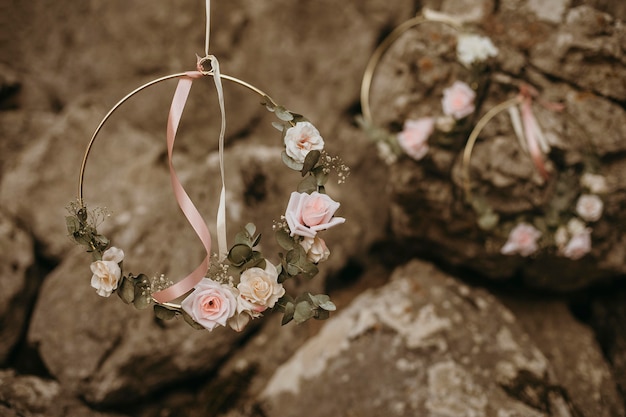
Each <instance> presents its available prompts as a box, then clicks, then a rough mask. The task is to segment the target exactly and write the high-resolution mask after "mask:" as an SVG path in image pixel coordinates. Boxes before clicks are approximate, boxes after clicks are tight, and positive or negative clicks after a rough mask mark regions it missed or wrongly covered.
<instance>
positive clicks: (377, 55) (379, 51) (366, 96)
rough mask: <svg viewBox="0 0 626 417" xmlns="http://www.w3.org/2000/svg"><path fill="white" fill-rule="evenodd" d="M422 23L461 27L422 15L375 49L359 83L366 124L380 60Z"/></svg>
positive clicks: (369, 117)
mask: <svg viewBox="0 0 626 417" xmlns="http://www.w3.org/2000/svg"><path fill="white" fill-rule="evenodd" d="M422 23H440V24H444V25H447V26H450V27H451V28H453V29H455V30H457V31H460V30H461V25H460V24H457V23H456V22H454V21H453V20H451V19H445V18H442V17H436V16H431V17H425V16H423V15H417V16H415V17H414V18H412V19H409V20H407V21H406V22H404V23H402V24H401V25H400V26H398V27H396V28H395V29H394V30H393V31H392V32H391V33H390V34H389V35H387V37H386V38H385V39H384V40H383V41H382V42H381V43H380V44H379V45H378V47H376V49H375V50H374V53H373V54H372V56H371V57H370V59H369V61H368V62H367V65H366V66H365V72H364V73H363V80H362V81H361V113H362V114H363V119H364V120H365V122H366V123H367V124H373V119H372V111H371V108H370V89H371V87H372V80H373V78H374V73H375V72H376V67H377V66H378V64H379V63H380V60H381V59H382V57H383V56H384V55H385V52H387V50H388V48H389V47H390V46H391V45H392V44H393V43H394V42H395V41H396V40H397V39H398V38H399V37H400V36H401V35H402V34H403V33H404V32H406V31H407V30H409V29H411V28H413V27H415V26H419V25H421V24H422Z"/></svg>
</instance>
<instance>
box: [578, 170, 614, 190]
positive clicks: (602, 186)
mask: <svg viewBox="0 0 626 417" xmlns="http://www.w3.org/2000/svg"><path fill="white" fill-rule="evenodd" d="M580 184H581V185H582V186H583V187H587V188H588V189H589V191H591V192H592V193H594V194H603V193H606V192H607V191H608V190H609V189H608V186H607V185H606V178H604V177H603V176H602V175H598V174H592V173H590V172H585V173H584V174H583V175H582V177H580Z"/></svg>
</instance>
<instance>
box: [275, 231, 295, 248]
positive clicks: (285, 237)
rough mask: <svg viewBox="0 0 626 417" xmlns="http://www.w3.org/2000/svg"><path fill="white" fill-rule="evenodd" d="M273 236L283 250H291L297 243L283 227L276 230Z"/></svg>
mask: <svg viewBox="0 0 626 417" xmlns="http://www.w3.org/2000/svg"><path fill="white" fill-rule="evenodd" d="M274 236H275V237H276V242H278V244H279V245H280V247H281V248H283V249H285V250H291V249H293V248H294V247H295V246H296V245H297V243H296V241H295V240H294V238H293V237H292V236H290V235H289V233H288V232H287V231H286V230H285V229H278V230H276V233H275V234H274Z"/></svg>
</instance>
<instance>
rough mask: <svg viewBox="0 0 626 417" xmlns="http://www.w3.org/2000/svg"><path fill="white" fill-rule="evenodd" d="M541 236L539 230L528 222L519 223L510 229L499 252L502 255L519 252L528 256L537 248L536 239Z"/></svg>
mask: <svg viewBox="0 0 626 417" xmlns="http://www.w3.org/2000/svg"><path fill="white" fill-rule="evenodd" d="M540 237H541V232H540V231H539V230H537V229H535V227H534V226H532V225H530V224H528V223H520V224H518V225H517V226H515V227H514V228H513V230H511V233H510V234H509V238H508V239H507V241H506V243H505V244H504V246H502V249H500V253H502V254H503V255H513V254H519V255H522V256H530V255H532V254H533V253H535V252H536V251H537V249H539V246H538V245H537V239H539V238H540Z"/></svg>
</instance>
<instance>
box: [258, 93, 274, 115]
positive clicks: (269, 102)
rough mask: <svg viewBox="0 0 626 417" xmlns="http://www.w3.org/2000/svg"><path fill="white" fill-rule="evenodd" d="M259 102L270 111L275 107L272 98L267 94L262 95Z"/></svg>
mask: <svg viewBox="0 0 626 417" xmlns="http://www.w3.org/2000/svg"><path fill="white" fill-rule="evenodd" d="M261 104H262V105H264V106H265V108H266V109H267V110H268V111H270V112H273V111H274V109H275V108H276V106H275V105H274V103H273V102H272V99H271V98H269V96H267V95H263V101H261Z"/></svg>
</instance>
